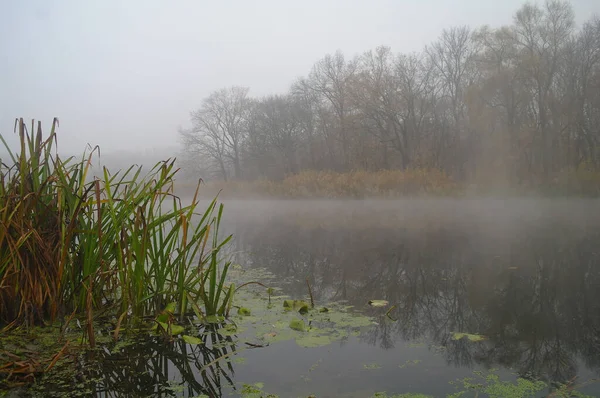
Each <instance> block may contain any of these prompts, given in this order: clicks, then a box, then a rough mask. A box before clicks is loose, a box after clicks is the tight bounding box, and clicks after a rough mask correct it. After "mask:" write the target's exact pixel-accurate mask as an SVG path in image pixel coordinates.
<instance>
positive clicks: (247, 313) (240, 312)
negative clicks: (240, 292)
mask: <svg viewBox="0 0 600 398" xmlns="http://www.w3.org/2000/svg"><path fill="white" fill-rule="evenodd" d="M250 314H251V311H250V309H249V308H246V307H240V308H239V309H238V315H242V316H250Z"/></svg>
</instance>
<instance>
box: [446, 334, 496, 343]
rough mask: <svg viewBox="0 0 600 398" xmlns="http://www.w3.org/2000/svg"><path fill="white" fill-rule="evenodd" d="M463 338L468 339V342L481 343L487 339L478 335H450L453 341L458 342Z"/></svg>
mask: <svg viewBox="0 0 600 398" xmlns="http://www.w3.org/2000/svg"><path fill="white" fill-rule="evenodd" d="M464 337H466V338H467V339H469V341H473V342H478V341H483V340H486V339H487V337H485V336H482V335H480V334H470V333H459V332H454V333H452V339H453V340H460V339H462V338H464Z"/></svg>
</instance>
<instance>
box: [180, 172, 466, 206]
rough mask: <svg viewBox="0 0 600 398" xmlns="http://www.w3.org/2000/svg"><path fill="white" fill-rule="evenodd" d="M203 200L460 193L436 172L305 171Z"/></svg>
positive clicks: (208, 191)
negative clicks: (216, 198)
mask: <svg viewBox="0 0 600 398" xmlns="http://www.w3.org/2000/svg"><path fill="white" fill-rule="evenodd" d="M175 189H176V192H177V193H178V194H181V195H185V192H186V191H188V190H190V186H187V185H186V184H183V183H179V184H176V186H175ZM200 191H201V194H202V195H204V196H214V195H215V194H216V193H218V192H219V191H222V192H221V196H222V197H230V198H231V197H257V198H294V199H300V198H368V197H373V198H395V197H403V196H423V195H434V196H436V195H437V196H443V195H453V194H455V193H458V192H460V189H459V186H458V184H456V183H455V182H454V181H453V180H452V179H451V178H450V177H449V176H448V175H447V174H445V173H444V172H442V171H440V170H436V169H413V170H405V171H401V170H382V171H377V172H368V171H352V172H349V173H336V172H332V171H302V172H300V173H298V174H293V175H290V176H288V177H286V178H285V179H284V180H283V181H268V180H255V181H227V182H223V181H219V182H216V181H215V182H208V183H206V184H205V185H204V186H203V188H201V190H200Z"/></svg>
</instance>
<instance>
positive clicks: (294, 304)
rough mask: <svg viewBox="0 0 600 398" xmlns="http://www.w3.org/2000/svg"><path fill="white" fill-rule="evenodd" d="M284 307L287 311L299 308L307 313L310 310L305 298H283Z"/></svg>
mask: <svg viewBox="0 0 600 398" xmlns="http://www.w3.org/2000/svg"><path fill="white" fill-rule="evenodd" d="M283 308H284V309H285V310H286V311H291V310H297V311H299V312H300V311H304V313H306V312H308V303H307V302H306V301H304V300H283ZM301 313H302V312H301Z"/></svg>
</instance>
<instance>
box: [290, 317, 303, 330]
mask: <svg viewBox="0 0 600 398" xmlns="http://www.w3.org/2000/svg"><path fill="white" fill-rule="evenodd" d="M290 329H293V330H297V331H299V332H304V331H305V330H306V325H304V321H303V320H302V319H292V320H291V321H290Z"/></svg>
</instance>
